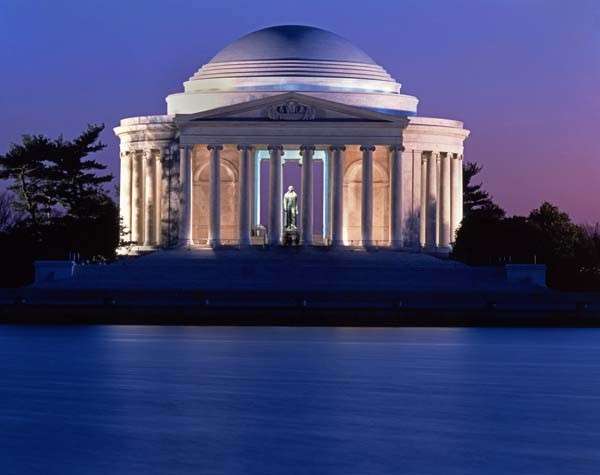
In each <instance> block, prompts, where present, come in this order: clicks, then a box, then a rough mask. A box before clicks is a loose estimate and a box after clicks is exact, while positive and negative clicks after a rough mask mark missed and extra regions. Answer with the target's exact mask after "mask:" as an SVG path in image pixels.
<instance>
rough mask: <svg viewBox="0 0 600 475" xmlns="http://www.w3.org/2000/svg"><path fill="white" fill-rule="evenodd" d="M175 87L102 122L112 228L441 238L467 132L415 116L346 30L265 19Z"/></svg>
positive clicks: (307, 241) (439, 247)
mask: <svg viewBox="0 0 600 475" xmlns="http://www.w3.org/2000/svg"><path fill="white" fill-rule="evenodd" d="M183 86H184V90H183V92H178V93H174V94H171V95H169V96H167V98H166V102H167V113H166V114H165V115H153V116H140V117H130V118H126V119H122V120H121V123H120V125H119V126H118V127H116V128H115V129H114V130H115V133H116V134H117V136H118V137H119V139H120V151H121V157H120V158H121V162H120V163H121V167H120V203H119V204H120V215H121V220H122V226H123V228H124V230H125V233H126V237H125V239H124V240H125V241H127V242H129V243H130V244H131V245H132V246H133V247H134V248H135V249H137V250H150V249H155V248H167V247H176V246H181V247H190V246H207V245H208V246H212V247H216V246H221V245H235V246H242V247H244V246H251V245H265V244H268V245H272V246H279V245H284V244H286V245H287V244H289V243H296V242H298V243H299V244H301V245H320V246H338V247H341V246H353V247H356V246H364V247H370V246H377V247H390V248H392V249H400V250H413V251H421V250H422V251H425V252H432V253H445V252H448V251H449V250H450V249H451V245H452V242H453V240H454V236H455V232H456V230H457V228H458V226H459V225H460V222H461V220H462V205H463V190H462V164H463V142H464V140H465V139H466V138H467V137H468V135H469V131H468V130H466V129H464V128H463V124H462V123H461V122H459V121H456V120H449V119H440V118H430V117H421V116H419V115H418V114H417V104H418V99H417V98H416V97H414V96H410V95H405V94H402V93H401V91H400V87H401V86H400V84H399V83H398V82H397V81H396V80H395V79H394V78H392V77H391V76H390V75H389V74H388V73H387V72H386V71H385V69H383V68H382V67H381V66H379V65H378V64H376V63H375V62H374V61H373V60H372V59H371V58H370V57H369V56H368V55H367V54H366V53H365V52H363V51H362V50H361V49H359V48H358V47H356V46H354V45H353V44H351V43H350V42H348V41H347V40H345V39H343V38H341V37H339V36H337V35H336V34H334V33H331V32H328V31H325V30H322V29H319V28H314V27H308V26H296V25H286V26H275V27H270V28H265V29H262V30H259V31H255V32H253V33H250V34H248V35H246V36H244V37H242V38H240V39H238V40H237V41H235V42H233V43H231V44H230V45H228V46H226V47H225V48H224V49H222V50H221V51H220V52H219V53H217V55H216V56H215V57H214V58H213V59H212V60H210V61H209V62H208V63H207V64H205V65H204V66H202V67H201V68H200V69H199V70H198V71H197V72H196V73H195V74H194V75H193V76H192V77H191V78H190V79H189V80H188V81H186V82H185V83H184V85H183ZM290 187H293V188H292V189H291V190H290ZM284 195H285V198H284ZM296 238H297V240H296Z"/></svg>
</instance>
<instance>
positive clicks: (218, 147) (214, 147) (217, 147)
mask: <svg viewBox="0 0 600 475" xmlns="http://www.w3.org/2000/svg"><path fill="white" fill-rule="evenodd" d="M206 148H207V149H208V150H210V151H213V150H214V151H216V152H218V151H220V150H223V145H219V144H208V145H207V146H206Z"/></svg>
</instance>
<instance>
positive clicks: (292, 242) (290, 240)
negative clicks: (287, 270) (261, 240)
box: [281, 229, 300, 246]
mask: <svg viewBox="0 0 600 475" xmlns="http://www.w3.org/2000/svg"><path fill="white" fill-rule="evenodd" d="M281 244H282V245H283V246H299V245H300V232H299V231H298V230H297V229H284V230H283V237H282V239H281Z"/></svg>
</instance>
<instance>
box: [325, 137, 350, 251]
mask: <svg viewBox="0 0 600 475" xmlns="http://www.w3.org/2000/svg"><path fill="white" fill-rule="evenodd" d="M329 150H330V152H331V160H332V161H331V167H332V179H331V198H332V207H331V214H332V216H331V218H332V219H331V245H332V246H343V245H344V153H345V151H346V147H344V146H339V145H338V146H332V147H329Z"/></svg>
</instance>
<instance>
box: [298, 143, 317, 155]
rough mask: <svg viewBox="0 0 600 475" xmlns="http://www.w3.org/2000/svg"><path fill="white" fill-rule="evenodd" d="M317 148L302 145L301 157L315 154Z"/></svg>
mask: <svg viewBox="0 0 600 475" xmlns="http://www.w3.org/2000/svg"><path fill="white" fill-rule="evenodd" d="M314 151H315V146H314V145H300V155H304V152H311V153H314Z"/></svg>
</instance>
